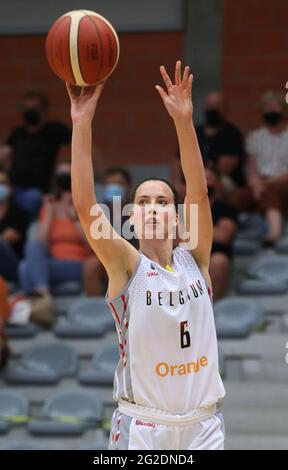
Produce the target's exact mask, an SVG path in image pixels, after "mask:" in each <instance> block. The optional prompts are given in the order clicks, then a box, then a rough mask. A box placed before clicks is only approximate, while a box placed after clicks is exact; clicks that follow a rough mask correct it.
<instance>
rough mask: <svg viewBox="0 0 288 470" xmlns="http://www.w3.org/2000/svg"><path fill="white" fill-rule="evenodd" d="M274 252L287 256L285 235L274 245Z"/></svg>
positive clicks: (287, 242) (287, 248)
mask: <svg viewBox="0 0 288 470" xmlns="http://www.w3.org/2000/svg"><path fill="white" fill-rule="evenodd" d="M275 251H276V253H283V254H288V236H287V235H286V236H285V237H283V238H281V240H279V241H278V242H277V243H276V244H275Z"/></svg>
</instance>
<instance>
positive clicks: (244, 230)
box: [237, 212, 267, 241]
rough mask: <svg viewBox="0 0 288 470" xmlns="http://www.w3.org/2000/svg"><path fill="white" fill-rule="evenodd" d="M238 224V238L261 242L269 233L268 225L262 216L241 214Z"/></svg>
mask: <svg viewBox="0 0 288 470" xmlns="http://www.w3.org/2000/svg"><path fill="white" fill-rule="evenodd" d="M238 223H239V230H238V232H237V238H244V239H246V240H259V241H261V240H263V238H264V237H265V235H266V233H267V223H266V221H265V219H264V217H263V216H262V215H260V214H257V213H254V214H250V213H247V212H241V213H240V214H239V216H238Z"/></svg>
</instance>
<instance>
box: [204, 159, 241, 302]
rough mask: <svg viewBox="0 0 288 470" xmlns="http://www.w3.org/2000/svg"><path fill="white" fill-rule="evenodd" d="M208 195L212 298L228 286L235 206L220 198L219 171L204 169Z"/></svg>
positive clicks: (215, 298)
mask: <svg viewBox="0 0 288 470" xmlns="http://www.w3.org/2000/svg"><path fill="white" fill-rule="evenodd" d="M205 173H206V178H207V185H208V195H209V201H210V205H211V213H212V219H213V226H214V231H213V244H212V253H211V262H210V276H211V281H212V286H213V299H214V300H215V301H216V300H218V299H220V298H221V297H223V296H224V295H225V294H226V292H227V289H228V286H229V275H230V268H231V259H232V250H233V246H232V243H233V240H234V237H235V234H236V230H237V213H236V210H235V208H234V207H233V206H232V205H231V204H228V203H227V202H224V201H223V200H222V193H223V183H222V182H221V179H220V177H219V173H218V172H217V171H215V170H212V169H210V168H206V169H205Z"/></svg>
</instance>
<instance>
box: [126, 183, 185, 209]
mask: <svg viewBox="0 0 288 470" xmlns="http://www.w3.org/2000/svg"><path fill="white" fill-rule="evenodd" d="M146 181H162V183H165V184H167V186H169V188H170V189H171V191H172V193H173V202H174V205H175V208H176V212H178V204H179V196H178V193H177V191H176V188H175V187H174V186H173V184H172V183H170V181H168V180H166V179H164V178H159V177H158V176H155V177H149V178H145V179H144V180H142V181H140V182H139V183H137V184H136V186H135V187H134V188H133V190H132V192H131V196H130V200H131V202H132V203H133V202H134V200H135V195H136V191H137V189H138V188H139V186H141V184H142V183H146Z"/></svg>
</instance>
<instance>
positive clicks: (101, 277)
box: [86, 167, 138, 295]
mask: <svg viewBox="0 0 288 470" xmlns="http://www.w3.org/2000/svg"><path fill="white" fill-rule="evenodd" d="M131 183H132V181H131V175H130V173H129V172H128V171H127V170H125V169H124V168H122V167H112V168H108V170H107V171H106V173H105V176H104V194H103V202H104V204H106V205H107V206H108V208H109V211H110V212H109V215H110V218H111V219H110V220H111V221H112V222H113V223H114V228H115V229H116V230H117V226H119V228H120V227H123V224H124V223H126V222H128V221H129V215H128V214H127V215H122V209H123V207H124V206H125V204H128V202H129V201H130V191H131ZM117 196H118V197H120V198H121V199H120V205H119V211H118V210H117V208H118V207H117V205H115V207H114V208H115V210H114V211H113V197H114V198H116V199H115V200H114V201H115V203H116V204H117ZM117 218H118V219H117ZM122 236H123V237H124V238H125V233H122ZM128 241H129V242H130V243H131V244H132V245H133V246H135V247H136V248H137V249H138V240H137V239H136V238H134V237H133V238H131V239H130V240H128ZM86 276H87V283H86V286H87V287H86V288H87V292H88V295H103V291H104V290H105V288H106V287H107V286H106V283H107V281H108V277H107V274H106V271H105V269H104V267H103V265H102V263H101V262H100V260H99V259H98V258H97V257H96V256H95V257H94V258H92V257H91V258H90V259H89V260H88V261H87V265H86ZM90 282H91V285H90Z"/></svg>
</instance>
